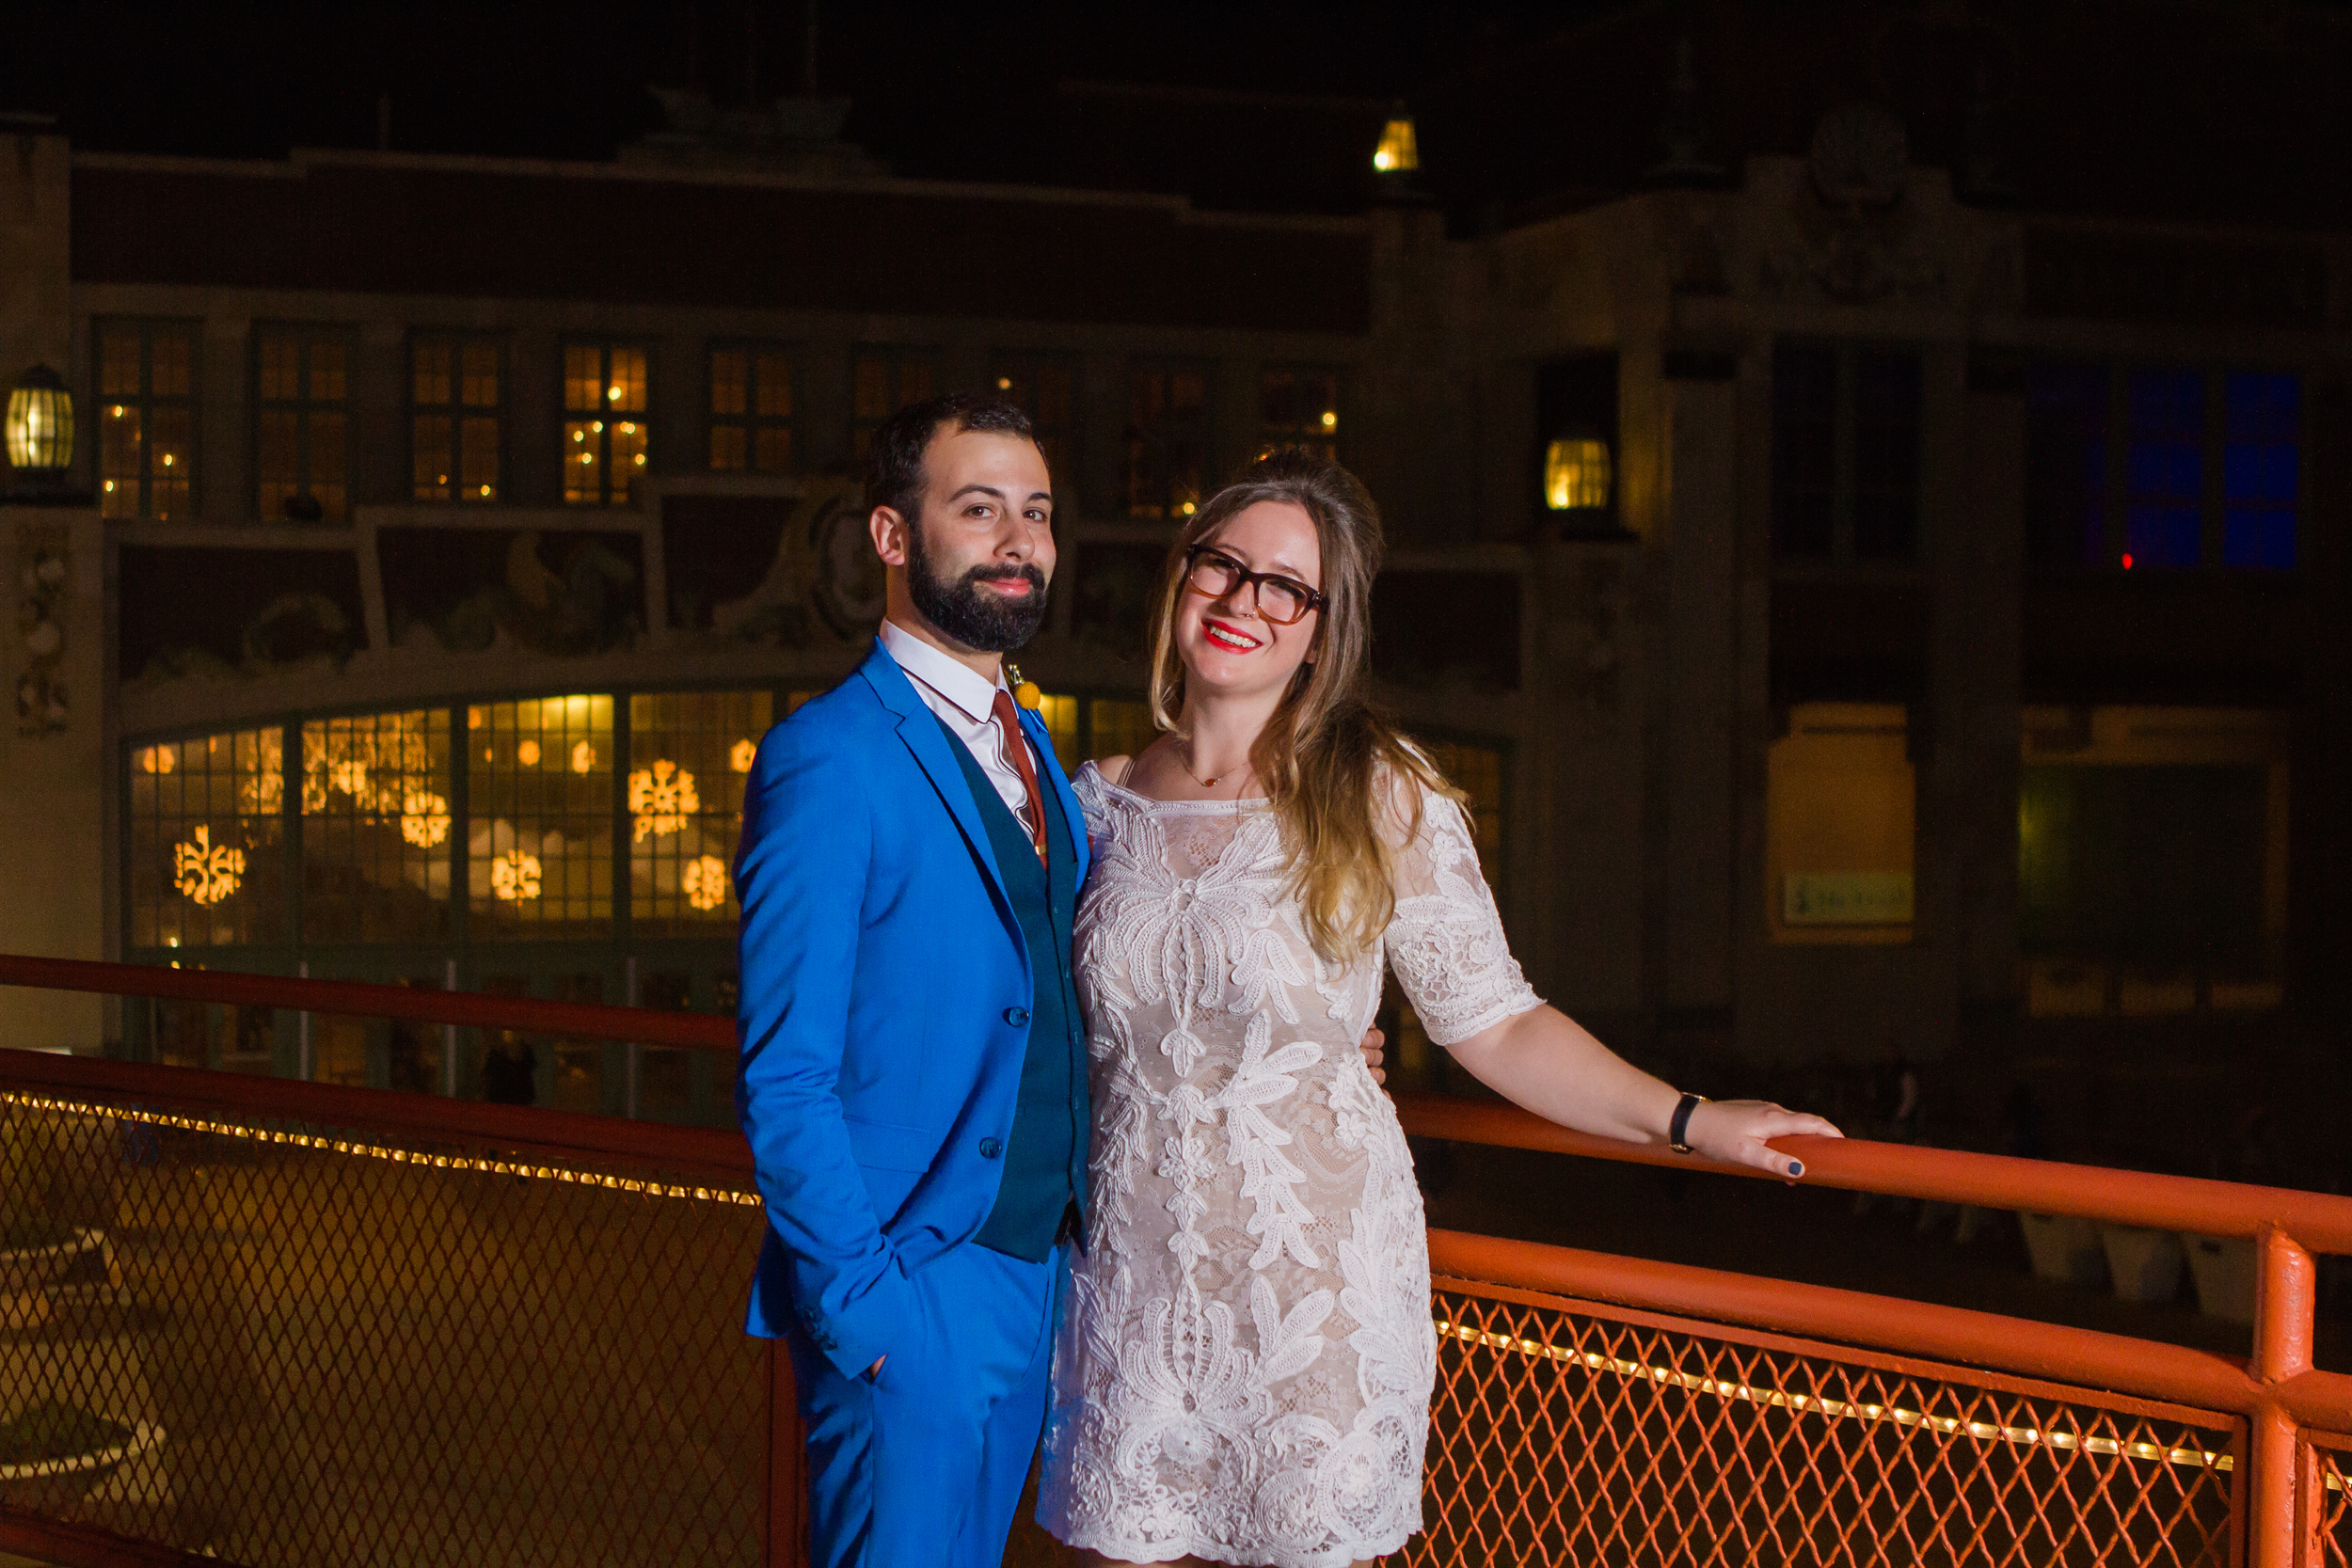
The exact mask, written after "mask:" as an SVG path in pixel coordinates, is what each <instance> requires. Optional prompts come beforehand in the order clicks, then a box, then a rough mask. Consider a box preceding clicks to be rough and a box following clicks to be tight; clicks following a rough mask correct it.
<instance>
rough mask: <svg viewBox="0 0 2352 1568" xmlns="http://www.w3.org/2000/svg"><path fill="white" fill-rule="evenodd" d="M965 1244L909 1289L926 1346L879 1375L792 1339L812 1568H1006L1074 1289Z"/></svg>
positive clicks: (1059, 1270) (894, 1360) (1027, 1265)
mask: <svg viewBox="0 0 2352 1568" xmlns="http://www.w3.org/2000/svg"><path fill="white" fill-rule="evenodd" d="M1069 1277H1070V1274H1069V1266H1068V1260H1067V1259H1066V1257H1065V1256H1064V1252H1063V1249H1061V1248H1058V1247H1057V1248H1056V1249H1055V1251H1054V1252H1053V1254H1052V1255H1051V1256H1049V1257H1048V1258H1047V1259H1045V1260H1044V1261H1043V1262H1041V1263H1032V1262H1028V1261H1025V1259H1019V1258H1013V1257H1009V1256H1007V1255H1006V1254H1004V1253H1001V1252H993V1251H991V1250H990V1249H989V1248H987V1247H983V1246H976V1245H973V1244H970V1243H966V1244H964V1245H962V1246H958V1247H952V1248H950V1249H948V1250H947V1251H946V1252H944V1253H942V1254H940V1255H939V1256H938V1257H937V1258H935V1259H931V1260H930V1262H929V1263H927V1264H926V1265H924V1266H923V1267H922V1268H920V1269H918V1270H917V1271H915V1273H914V1275H912V1276H910V1279H909V1283H910V1284H911V1285H912V1286H913V1287H914V1300H915V1302H916V1304H917V1305H916V1312H915V1316H916V1319H917V1321H918V1323H919V1324H920V1329H919V1338H916V1339H914V1341H913V1342H909V1343H901V1344H897V1345H893V1346H892V1347H891V1348H890V1350H889V1353H888V1354H887V1356H886V1357H885V1359H884V1360H883V1362H882V1370H880V1371H879V1372H876V1373H875V1374H873V1375H872V1376H871V1377H868V1376H866V1375H865V1374H864V1373H858V1374H855V1375H850V1374H845V1373H843V1372H842V1371H841V1370H839V1369H838V1368H836V1367H835V1366H834V1364H833V1362H832V1361H830V1360H828V1359H827V1358H826V1357H825V1355H824V1354H822V1353H821V1352H819V1351H818V1349H817V1347H816V1346H815V1345H814V1344H813V1343H811V1342H810V1340H809V1338H808V1335H807V1333H806V1331H805V1330H804V1329H803V1328H801V1327H800V1326H799V1325H797V1324H795V1325H793V1326H792V1327H791V1328H790V1329H788V1330H787V1333H786V1334H785V1336H784V1339H785V1344H786V1346H787V1348H788V1349H789V1350H790V1352H791V1355H792V1371H793V1375H794V1378H795V1380H796V1381H797V1382H798V1385H799V1398H800V1406H801V1418H802V1419H803V1421H805V1422H806V1423H807V1426H808V1494H809V1560H810V1562H811V1563H812V1564H813V1565H814V1568H997V1565H998V1564H999V1563H1001V1562H1002V1561H1003V1560H1004V1555H1005V1538H1006V1536H1007V1534H1008V1533H1009V1531H1010V1529H1011V1528H1012V1516H1013V1512H1014V1510H1015V1509H1017V1508H1018V1507H1019V1506H1020V1503H1021V1490H1022V1487H1023V1486H1024V1485H1025V1483H1026V1481H1028V1476H1029V1463H1030V1461H1031V1459H1032V1458H1034V1457H1035V1455H1036V1453H1037V1446H1038V1439H1039V1437H1040V1435H1041V1433H1043V1431H1044V1427H1045V1406H1046V1394H1047V1387H1048V1384H1049V1383H1050V1381H1051V1377H1052V1372H1053V1354H1054V1326H1055V1323H1056V1322H1057V1319H1058V1317H1059V1313H1060V1308H1061V1301H1062V1295H1063V1292H1064V1291H1066V1290H1067V1289H1068V1284H1069Z"/></svg>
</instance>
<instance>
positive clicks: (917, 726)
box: [858, 638, 1017, 924]
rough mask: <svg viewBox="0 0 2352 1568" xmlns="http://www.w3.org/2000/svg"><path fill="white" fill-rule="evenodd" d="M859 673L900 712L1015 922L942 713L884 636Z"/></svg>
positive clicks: (904, 736) (909, 741)
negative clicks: (935, 709)
mask: <svg viewBox="0 0 2352 1568" xmlns="http://www.w3.org/2000/svg"><path fill="white" fill-rule="evenodd" d="M858 673H860V674H862V675H864V676H865V677H866V683H867V684H868V685H870V686H872V687H873V689H874V695H875V696H877V697H879V698H881V699H882V706H884V707H885V708H888V709H889V710H890V711H891V712H892V713H895V714H897V715H898V738H899V739H900V740H902V741H904V742H906V748H907V750H908V751H910V752H914V761H915V765H916V766H917V767H919V768H922V769H923V775H924V777H926V778H928V779H929V780H930V784H931V788H932V789H933V790H934V791H936V792H937V793H938V795H939V799H940V803H941V804H943V805H945V806H946V808H947V814H948V815H949V816H952V817H954V818H955V819H956V827H957V828H958V829H959V830H960V831H961V832H962V834H963V842H964V846H965V847H967V848H969V849H970V850H971V851H972V858H973V859H974V860H976V861H978V862H979V863H980V869H981V870H982V871H983V872H985V873H987V875H988V885H989V889H990V891H991V892H993V894H994V895H996V907H997V910H998V911H999V912H1000V913H1002V914H1003V915H1004V917H1005V918H1006V919H1007V920H1008V921H1014V920H1015V917H1014V915H1013V912H1012V897H1011V895H1010V894H1009V893H1007V892H1006V890H1005V878H1004V874H1003V873H1002V872H1000V871H999V870H997V869H996V851H995V849H994V848H993V847H991V846H990V844H989V842H988V824H986V823H985V822H982V821H981V820H980V808H979V805H978V803H977V801H975V800H973V799H972V786H971V785H970V784H966V783H964V779H963V769H962V768H961V767H959V766H957V763H956V759H955V756H954V754H953V753H952V752H949V751H948V750H947V736H946V733H945V732H944V731H942V730H941V729H940V727H939V719H938V717H937V716H936V715H935V714H933V713H932V712H931V710H930V708H929V707H927V706H925V705H924V703H923V699H922V698H920V697H918V696H916V695H915V692H914V682H912V681H910V680H908V679H907V673H906V672H905V671H903V670H901V669H899V668H898V660H897V659H895V658H892V657H890V650H889V649H887V648H885V647H883V646H882V641H881V640H880V639H879V638H878V639H876V640H875V642H874V651H873V652H872V653H871V654H869V655H867V656H866V663H865V665H864V667H863V668H862V669H861V670H860V671H859V672H858ZM1015 923H1016V924H1017V921H1016V922H1015Z"/></svg>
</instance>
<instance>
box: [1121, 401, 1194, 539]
mask: <svg viewBox="0 0 2352 1568" xmlns="http://www.w3.org/2000/svg"><path fill="white" fill-rule="evenodd" d="M1208 425H1209V372H1208V367H1207V366H1205V365H1198V364H1139V365H1135V366H1132V367H1130V368H1129V370H1128V372H1127V430H1126V439H1127V485H1126V493H1127V511H1128V513H1129V514H1130V515H1134V516H1137V517H1170V518H1173V517H1189V516H1191V515H1193V513H1195V512H1196V511H1198V510H1199V509H1200V500H1201V484H1202V481H1203V480H1204V479H1205V477H1206V474H1207V469H1208Z"/></svg>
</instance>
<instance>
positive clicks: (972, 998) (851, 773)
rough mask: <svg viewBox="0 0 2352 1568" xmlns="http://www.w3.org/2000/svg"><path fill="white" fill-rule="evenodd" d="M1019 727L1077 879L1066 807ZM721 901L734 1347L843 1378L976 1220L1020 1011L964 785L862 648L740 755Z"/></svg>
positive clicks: (1069, 802)
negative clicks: (726, 901)
mask: <svg viewBox="0 0 2352 1568" xmlns="http://www.w3.org/2000/svg"><path fill="white" fill-rule="evenodd" d="M1021 722H1022V725H1023V727H1024V728H1025V730H1026V731H1027V732H1028V735H1029V737H1030V739H1031V740H1032V741H1034V742H1035V743H1036V750H1037V753H1038V755H1039V757H1041V759H1042V761H1043V772H1042V773H1041V777H1040V783H1041V784H1044V785H1045V786H1046V787H1048V788H1051V789H1053V790H1055V791H1056V792H1057V794H1058V795H1059V797H1060V799H1061V808H1062V813H1063V815H1064V816H1066V817H1067V818H1068V820H1069V822H1070V824H1071V826H1072V829H1073V833H1072V836H1073V838H1074V839H1075V840H1076V846H1075V847H1076V850H1077V856H1078V875H1079V878H1080V879H1081V880H1082V881H1083V879H1084V878H1085V876H1086V867H1087V843H1086V833H1085V829H1084V826H1083V824H1084V821H1085V818H1084V817H1083V816H1081V814H1080V812H1079V810H1078V801H1077V798H1076V797H1075V796H1073V795H1072V794H1071V792H1070V782H1069V780H1068V779H1067V778H1065V777H1064V776H1063V774H1062V770H1061V768H1060V766H1059V765H1058V764H1057V762H1056V760H1055V757H1054V748H1053V744H1052V741H1051V738H1050V737H1049V736H1048V735H1047V734H1046V730H1045V726H1044V724H1043V723H1042V722H1041V721H1040V720H1039V719H1038V716H1037V715H1036V714H1034V713H1030V712H1026V711H1025V712H1023V714H1022V716H1021ZM735 885H736V891H737V896H738V897H739V900H740V901H741V904H742V909H743V925H742V934H741V938H740V944H741V966H742V967H741V975H742V990H741V997H742V1003H741V1007H740V1010H739V1025H740V1029H741V1034H742V1071H741V1074H740V1076H739V1079H738V1081H737V1085H736V1109H737V1111H738V1113H739V1116H740V1117H741V1118H742V1123H743V1132H744V1135H745V1136H746V1137H748V1138H749V1139H750V1140H751V1145H752V1154H753V1158H754V1161H755V1164H756V1166H757V1175H758V1182H759V1191H760V1196H761V1197H762V1198H763V1199H765V1200H766V1204H767V1211H768V1234H767V1240H766V1243H765V1244H764V1245H763V1246H762V1248H761V1251H760V1257H759V1269H758V1273H757V1275H755V1278H754V1280H753V1283H752V1304H751V1323H750V1329H751V1332H752V1333H754V1334H757V1335H762V1336H766V1337H769V1338H774V1337H776V1336H779V1335H781V1334H782V1333H783V1332H784V1331H785V1329H786V1328H787V1325H788V1324H789V1323H791V1322H792V1321H794V1320H796V1319H797V1320H798V1321H799V1322H800V1323H802V1324H803V1325H804V1326H805V1328H806V1330H807V1332H808V1336H809V1338H810V1339H811V1341H812V1342H814V1343H815V1344H816V1346H817V1348H818V1350H819V1351H821V1352H822V1353H823V1354H825V1356H826V1357H827V1358H828V1359H830V1360H831V1361H832V1362H833V1364H834V1366H835V1367H837V1368H839V1369H840V1370H842V1371H843V1372H844V1373H847V1374H849V1375H851V1376H854V1375H856V1374H857V1373H859V1372H862V1371H864V1370H866V1368H867V1367H869V1366H871V1365H872V1364H873V1362H874V1359H875V1358H876V1357H877V1356H880V1355H882V1354H887V1353H888V1352H890V1351H891V1350H893V1349H894V1348H896V1347H897V1346H898V1345H899V1344H901V1343H904V1342H905V1341H906V1339H907V1338H910V1337H911V1336H912V1334H913V1332H914V1319H913V1317H912V1313H913V1312H914V1305H913V1302H912V1300H911V1297H910V1294H909V1287H908V1284H907V1276H908V1275H911V1274H913V1273H914V1271H915V1270H917V1269H920V1268H921V1267H922V1266H923V1265H924V1264H925V1263H927V1262H929V1261H930V1259H933V1258H936V1257H937V1256H939V1254H940V1253H942V1252H944V1251H946V1249H947V1248H949V1247H952V1246H956V1245H959V1244H960V1243H963V1242H965V1241H967V1240H969V1239H970V1238H971V1237H972V1236H973V1235H974V1234H975V1233H976V1232H977V1231H978V1229H979V1228H980V1226H981V1224H982V1223H983V1222H984V1221H985V1220H986V1219H987V1218H988V1214H989V1211H990V1210H991V1209H992V1208H993V1206H994V1205H995V1202H996V1190H997V1184H998V1181H999V1180H1000V1178H1001V1177H1002V1175H1003V1173H1004V1168H1005V1162H1004V1161H1003V1160H1002V1159H988V1158H986V1157H984V1156H983V1155H982V1154H981V1153H980V1145H981V1142H982V1140H984V1139H986V1140H1001V1139H1003V1138H1005V1137H1007V1136H1008V1135H1009V1133H1010V1132H1011V1131H1012V1117H1013V1110H1014V1101H1015V1098H1016V1094H1017V1091H1018V1090H1019V1087H1020V1082H1021V1064H1022V1060H1023V1058H1024V1056H1025V1053H1026V1051H1027V1049H1028V1034H1029V1031H1028V1013H1027V1009H1028V1006H1029V1004H1030V1000H1031V996H1032V991H1031V971H1030V967H1029V954H1028V951H1027V946H1026V943H1025V942H1023V940H1022V936H1021V928H1020V925H1019V923H1018V921H1017V920H1016V918H1015V916H1014V913H1013V910H1012V906H1011V903H1010V901H1009V899H1008V897H1007V896H1006V893H1005V887H1004V882H1003V879H1002V878H1001V877H1000V876H999V874H998V871H997V868H996V858H995V855H994V853H993V851H992V850H991V849H990V847H989V840H988V831H987V827H986V825H985V824H984V823H983V822H982V821H981V819H980V815H979V808H978V806H977V804H976V803H975V802H974V800H973V799H972V790H971V786H970V785H969V784H966V783H965V781H964V776H963V773H962V770H961V768H960V767H959V766H958V764H957V762H956V759H955V755H954V753H953V752H952V751H950V750H949V743H948V739H947V736H946V732H945V731H943V730H942V729H941V727H940V724H939V721H938V720H937V719H935V718H934V717H933V716H932V714H931V711H930V708H928V707H926V706H925V705H923V701H922V699H921V698H920V697H918V696H917V695H916V694H915V691H914V685H913V684H912V683H911V682H909V681H908V679H907V677H906V674H905V673H904V672H902V671H901V670H900V669H899V668H898V661H897V660H896V659H894V658H892V657H890V654H889V652H888V651H887V650H886V649H885V648H884V647H883V646H882V643H881V642H880V641H877V642H876V643H875V644H874V651H873V652H872V654H870V655H869V656H867V657H866V662H865V664H864V665H863V666H862V667H861V668H860V669H859V670H858V673H856V674H854V675H852V676H850V679H848V680H847V681H844V682H843V683H842V684H841V685H839V686H837V687H835V688H834V689H833V690H831V691H828V692H826V693H825V694H824V695H823V696H821V697H818V698H817V699H815V700H814V701H812V702H810V703H807V704H806V705H803V706H802V708H801V709H800V710H799V711H798V712H796V713H794V714H793V715H792V716H791V717H790V718H789V719H787V720H786V721H784V722H783V723H781V724H778V725H777V726H776V727H775V728H773V729H771V730H770V731H769V732H768V734H767V736H766V737H765V738H764V739H762V740H761V742H760V745H759V755H758V759H757V760H756V761H755V763H754V764H753V765H752V773H751V778H750V780H749V783H748V785H747V787H746V789H745V791H744V797H743V837H742V843H741V847H739V849H738V850H737V853H736V868H735ZM995 1147H998V1148H1001V1144H999V1145H996V1146H995ZM1081 1196H1082V1197H1083V1195H1081Z"/></svg>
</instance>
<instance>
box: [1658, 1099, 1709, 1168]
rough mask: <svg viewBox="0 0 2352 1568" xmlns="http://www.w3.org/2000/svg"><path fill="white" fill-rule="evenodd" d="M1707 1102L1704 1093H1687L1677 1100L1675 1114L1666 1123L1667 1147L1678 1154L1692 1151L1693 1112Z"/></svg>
mask: <svg viewBox="0 0 2352 1568" xmlns="http://www.w3.org/2000/svg"><path fill="white" fill-rule="evenodd" d="M1706 1103H1707V1096H1705V1095H1703V1094H1686V1095H1684V1096H1683V1097H1682V1098H1681V1099H1680V1100H1678V1101H1676V1102H1675V1114H1674V1117H1673V1118H1672V1119H1671V1120H1669V1121H1668V1122H1667V1123H1666V1147H1667V1148H1671V1149H1673V1150H1674V1151H1675V1152H1676V1153H1677V1154H1688V1153H1690V1152H1691V1137H1690V1133H1691V1113H1692V1111H1695V1110H1697V1109H1698V1108H1699V1107H1700V1106H1702V1105H1704V1104H1706Z"/></svg>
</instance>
